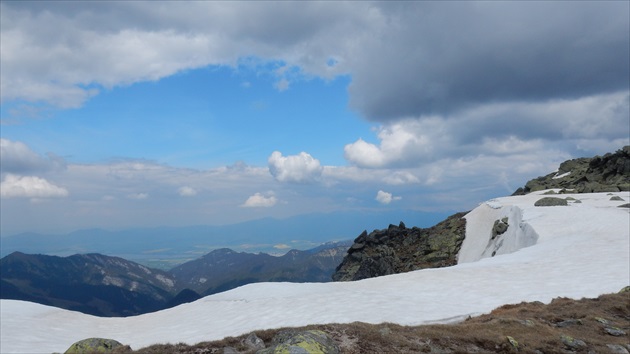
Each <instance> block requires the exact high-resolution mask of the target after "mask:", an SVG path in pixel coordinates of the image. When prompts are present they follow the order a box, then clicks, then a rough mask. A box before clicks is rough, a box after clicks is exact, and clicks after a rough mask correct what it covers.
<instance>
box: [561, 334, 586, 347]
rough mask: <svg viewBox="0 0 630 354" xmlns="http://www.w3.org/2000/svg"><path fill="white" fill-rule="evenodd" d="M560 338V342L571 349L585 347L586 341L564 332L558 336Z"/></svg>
mask: <svg viewBox="0 0 630 354" xmlns="http://www.w3.org/2000/svg"><path fill="white" fill-rule="evenodd" d="M560 340H562V343H564V345H566V346H567V347H569V348H571V349H576V348H580V347H586V343H585V342H584V341H583V340H579V339H575V338H573V337H571V336H567V335H564V334H563V335H561V336H560Z"/></svg>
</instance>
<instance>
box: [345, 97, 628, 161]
mask: <svg viewBox="0 0 630 354" xmlns="http://www.w3.org/2000/svg"><path fill="white" fill-rule="evenodd" d="M628 116H630V95H629V93H628V92H623V91H622V92H615V93H609V94H601V95H594V96H587V97H580V98H576V99H570V100H569V99H566V100H553V101H546V102H530V103H523V102H508V103H489V104H486V105H480V106H478V107H476V108H474V109H468V110H464V111H461V112H459V113H457V114H453V115H450V116H449V117H444V116H438V115H435V116H430V117H417V118H408V119H405V120H399V121H395V122H390V123H385V124H383V125H382V126H381V127H380V128H379V129H378V130H377V138H378V139H379V143H378V144H371V143H367V142H365V141H364V140H362V139H358V140H357V141H356V142H354V143H351V144H348V145H346V146H345V148H344V152H345V154H344V156H345V158H346V160H347V161H348V162H350V163H352V164H353V165H356V166H359V167H365V168H388V167H389V168H391V167H414V166H422V165H425V164H427V163H430V162H434V161H439V160H440V159H446V158H457V157H464V158H465V157H474V156H477V155H489V156H495V155H496V156H513V155H518V154H522V153H533V152H535V151H541V152H542V151H544V150H545V149H547V150H549V149H564V150H565V151H568V152H574V151H576V149H577V148H578V146H579V147H580V149H581V150H583V151H581V152H580V153H581V154H583V153H584V152H587V153H588V154H595V153H600V152H601V151H613V150H616V149H618V148H619V147H621V146H623V145H627V144H629V143H630V138H629V137H630V126H629V125H628V124H627V120H628ZM589 141H592V142H593V143H591V144H589V143H588V142H589ZM606 142H607V143H606ZM591 146H592V147H593V149H591V150H590V151H588V150H587V149H588V147H591Z"/></svg>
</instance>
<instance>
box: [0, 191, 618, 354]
mask: <svg viewBox="0 0 630 354" xmlns="http://www.w3.org/2000/svg"><path fill="white" fill-rule="evenodd" d="M542 193H543V192H542V191H540V192H534V193H530V194H528V195H524V196H514V197H505V198H497V199H496V200H493V201H489V202H487V203H483V204H482V205H480V206H479V207H478V208H475V210H477V209H479V210H480V211H481V212H476V213H474V214H473V213H472V212H471V214H473V215H472V216H471V217H470V218H467V221H466V222H467V225H477V226H476V227H474V228H470V229H469V228H468V227H467V229H466V237H465V240H464V243H467V242H466V240H470V241H475V240H477V239H479V240H480V242H473V246H474V245H475V244H477V243H479V244H481V245H482V246H483V247H468V246H467V247H466V249H467V250H469V251H467V252H469V253H470V254H471V255H474V254H475V253H476V256H481V255H483V253H484V252H486V246H487V242H486V245H484V244H483V243H484V241H487V239H488V238H489V237H491V236H489V235H488V233H489V230H491V229H492V227H493V222H494V219H493V218H494V215H492V214H491V213H486V211H487V210H490V209H491V210H515V212H516V210H517V209H518V212H519V214H520V215H522V219H521V223H522V225H529V227H531V230H532V231H533V232H535V233H536V235H537V238H536V242H535V243H534V244H532V245H529V246H528V247H521V248H518V247H514V248H513V249H510V251H511V252H506V253H504V254H496V255H495V256H494V257H492V256H488V257H481V258H480V259H479V260H477V261H472V262H469V263H460V264H457V265H455V266H451V267H445V268H435V269H423V270H417V271H412V272H408V273H402V274H394V275H389V276H383V277H377V278H370V279H364V280H360V281H355V282H333V283H306V284H292V283H258V284H249V285H246V286H243V287H240V288H237V289H233V290H230V291H227V292H224V293H220V294H215V295H211V296H207V297H204V298H202V299H200V300H197V301H195V302H192V303H188V304H184V305H180V306H177V307H175V308H171V309H168V310H163V311H158V312H155V313H150V314H145V315H141V316H134V317H127V318H96V317H91V316H87V315H84V314H80V313H75V312H70V311H67V310H62V309H57V308H53V307H49V306H44V305H39V304H33V303H29V302H24V301H15V300H0V306H1V308H2V311H1V312H0V316H1V317H0V320H1V321H0V342H1V345H0V352H3V353H4V352H20V351H21V352H55V351H59V352H63V351H64V350H65V349H67V348H68V347H69V346H70V345H71V344H72V343H74V342H75V341H78V340H81V339H84V338H89V337H95V336H98V337H105V338H112V339H116V340H118V341H120V342H122V343H125V344H129V345H131V347H132V348H139V347H144V346H147V345H150V344H154V343H165V342H170V343H178V342H185V343H190V344H192V343H197V342H201V341H207V340H213V339H221V338H224V337H226V336H236V335H239V334H244V333H248V332H251V331H253V330H260V329H265V328H277V327H283V326H302V325H308V324H324V323H335V322H337V323H351V322H354V321H362V322H367V323H381V322H392V323H397V324H403V325H418V324H426V323H435V322H440V323H448V322H453V321H458V320H461V319H464V318H466V317H467V316H469V315H474V314H479V313H487V312H489V311H491V310H492V309H494V308H497V307H498V306H501V305H503V304H508V303H519V302H521V301H542V302H545V303H547V302H550V301H551V300H552V299H553V298H556V297H569V298H577V299H579V298H582V297H591V298H592V297H597V296H598V295H600V294H604V293H612V292H617V291H618V290H619V289H621V288H623V287H624V286H627V285H628V282H629V281H630V269H629V268H628V264H629V263H630V255H629V251H628V250H629V249H630V231H629V230H630V228H629V226H630V225H629V209H628V208H619V207H618V206H619V205H620V204H621V203H627V202H628V200H629V199H630V195H629V193H627V192H617V193H613V196H618V197H620V198H622V199H624V201H614V200H610V199H611V196H610V195H607V194H606V193H595V194H574V195H569V196H571V197H573V198H576V199H580V200H581V202H582V203H570V204H569V205H568V206H564V207H536V206H534V203H535V202H536V201H537V200H538V199H540V198H542V197H543V195H542ZM473 212H474V210H473ZM484 216H489V217H484ZM515 227H517V228H520V225H515ZM475 230H477V231H475ZM479 230H481V231H479ZM515 234H516V233H515ZM462 249H464V245H462ZM506 251H507V250H506ZM50 328H55V331H51V330H50Z"/></svg>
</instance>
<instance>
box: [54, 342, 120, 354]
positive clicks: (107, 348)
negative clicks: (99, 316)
mask: <svg viewBox="0 0 630 354" xmlns="http://www.w3.org/2000/svg"><path fill="white" fill-rule="evenodd" d="M119 347H124V346H123V345H122V343H120V342H118V341H115V340H113V339H105V338H88V339H83V340H80V341H78V342H76V343H74V344H72V345H71V346H70V348H68V350H66V351H65V354H83V353H86V354H87V353H89V354H92V353H111V352H112V351H113V350H114V349H116V348H119Z"/></svg>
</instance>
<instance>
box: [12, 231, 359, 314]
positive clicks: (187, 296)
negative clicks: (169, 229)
mask: <svg viewBox="0 0 630 354" xmlns="http://www.w3.org/2000/svg"><path fill="white" fill-rule="evenodd" d="M347 247H349V242H345V243H344V242H341V243H327V244H324V245H321V246H319V247H317V248H315V249H312V250H307V251H298V250H291V251H289V252H287V253H286V254H285V255H284V256H281V257H275V256H271V255H268V254H264V253H261V254H251V253H244V252H235V251H232V250H230V249H219V250H215V251H213V252H210V253H209V254H207V255H205V256H203V257H201V258H199V259H197V260H194V261H190V262H187V263H185V264H182V265H181V266H179V267H176V268H174V269H173V270H172V271H170V272H166V271H161V270H157V269H152V268H149V267H145V266H143V265H140V264H137V263H135V262H131V261H128V260H125V259H122V258H119V257H110V256H105V255H101V254H84V255H73V256H69V257H58V256H47V255H30V254H24V253H20V252H14V253H12V254H10V255H8V256H6V257H4V258H2V259H1V260H0V275H1V281H2V287H1V289H2V291H1V293H0V298H3V299H16V300H26V301H32V302H37V303H41V304H45V305H52V306H56V307H60V308H65V309H69V310H76V311H80V312H83V313H87V314H92V315H97V316H129V315H137V314H142V313H147V312H153V311H157V310H161V309H164V308H169V307H173V306H176V305H179V304H181V303H185V302H190V301H194V300H196V299H198V298H199V297H200V295H199V294H203V295H207V294H213V293H217V292H221V291H225V290H229V289H233V288H235V287H238V286H241V285H245V284H249V283H255V282H263V281H291V282H326V281H330V280H331V275H332V273H333V272H334V269H335V267H336V266H337V264H338V263H339V262H341V259H342V256H343V254H345V251H346V249H347ZM201 279H203V281H200V280H201Z"/></svg>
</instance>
